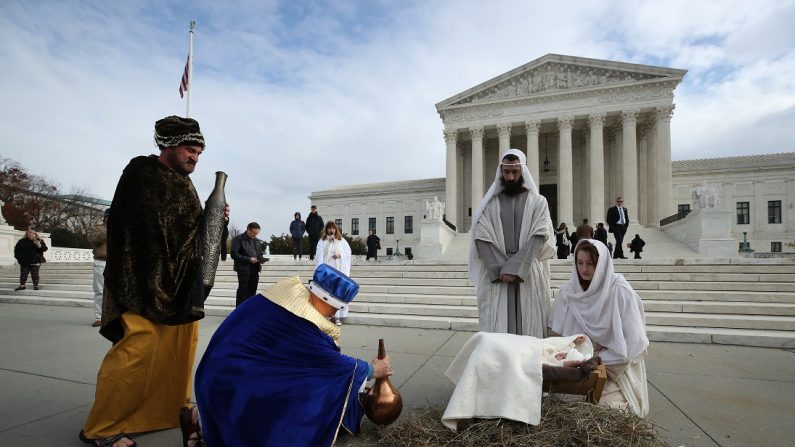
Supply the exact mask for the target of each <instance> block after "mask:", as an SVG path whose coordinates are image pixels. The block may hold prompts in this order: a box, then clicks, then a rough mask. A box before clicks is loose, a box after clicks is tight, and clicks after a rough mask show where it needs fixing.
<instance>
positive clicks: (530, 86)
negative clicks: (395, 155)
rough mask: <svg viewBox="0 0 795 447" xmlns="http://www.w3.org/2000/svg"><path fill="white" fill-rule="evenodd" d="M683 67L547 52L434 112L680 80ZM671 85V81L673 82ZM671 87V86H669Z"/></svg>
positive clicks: (466, 92) (454, 97)
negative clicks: (667, 66) (630, 62)
mask: <svg viewBox="0 0 795 447" xmlns="http://www.w3.org/2000/svg"><path fill="white" fill-rule="evenodd" d="M685 73H687V71H686V70H678V69H673V68H665V67H656V66H651V65H638V64H628V63H622V62H613V61H605V60H599V59H588V58H581V57H573V56H562V55H558V54H547V55H546V56H543V57H541V58H539V59H536V60H534V61H532V62H529V63H527V64H525V65H522V66H521V67H518V68H516V69H514V70H511V71H509V72H507V73H505V74H503V75H500V76H497V77H496V78H493V79H490V80H488V81H486V82H484V83H482V84H480V85H477V86H475V87H473V88H471V89H469V90H466V91H464V92H461V93H459V94H457V95H455V96H453V97H451V98H448V99H446V100H444V101H441V102H439V103H438V104H436V109H437V110H438V111H440V112H441V111H443V110H445V109H448V108H458V107H461V106H470V105H475V104H481V103H493V102H500V101H506V100H508V101H510V100H516V99H521V98H532V97H540V96H549V95H550V94H552V95H554V94H559V93H570V92H571V93H574V92H579V91H582V92H586V91H589V90H602V89H606V88H613V87H619V86H630V85H638V84H647V83H654V82H655V81H675V83H678V82H679V81H681V80H682V78H683V77H684V75H685ZM674 86H675V84H674ZM672 88H673V87H672Z"/></svg>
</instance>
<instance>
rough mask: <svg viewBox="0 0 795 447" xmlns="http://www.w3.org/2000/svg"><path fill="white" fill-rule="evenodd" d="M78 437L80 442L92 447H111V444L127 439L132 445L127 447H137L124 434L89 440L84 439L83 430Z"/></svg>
mask: <svg viewBox="0 0 795 447" xmlns="http://www.w3.org/2000/svg"><path fill="white" fill-rule="evenodd" d="M78 437H79V438H80V440H81V441H82V442H84V443H86V444H90V445H93V446H94V447H113V444H115V443H117V442H119V441H121V440H122V439H125V438H126V439H129V440H130V441H131V442H132V444H129V445H128V447H136V446H137V445H138V444H137V443H136V442H135V441H133V440H132V438H131V437H130V436H129V435H127V434H126V433H119V434H117V435H113V436H109V437H107V438H102V439H89V438H86V435H85V434H84V433H83V430H80V434H79V435H78Z"/></svg>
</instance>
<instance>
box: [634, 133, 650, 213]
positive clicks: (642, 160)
mask: <svg viewBox="0 0 795 447" xmlns="http://www.w3.org/2000/svg"><path fill="white" fill-rule="evenodd" d="M637 131H638V211H637V215H638V218H639V223H640V224H641V225H648V224H649V217H648V216H649V186H648V184H649V175H648V174H647V173H648V165H649V145H648V138H647V135H648V133H649V125H648V124H643V125H639V126H637ZM630 217H632V216H630Z"/></svg>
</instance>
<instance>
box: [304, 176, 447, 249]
mask: <svg viewBox="0 0 795 447" xmlns="http://www.w3.org/2000/svg"><path fill="white" fill-rule="evenodd" d="M444 181H445V180H444V179H443V178H433V179H422V180H407V181H398V182H385V183H371V184H366V185H349V186H340V187H337V188H333V189H327V190H323V191H316V192H313V193H312V194H311V195H310V196H309V200H310V201H311V203H312V204H314V205H316V206H317V207H318V214H320V216H321V217H322V218H323V220H324V221H329V220H340V221H341V222H342V231H343V232H344V233H345V234H348V235H351V236H353V237H360V238H362V239H363V240H364V239H367V234H368V233H367V231H368V223H369V220H370V219H371V218H374V219H375V223H376V234H377V235H378V237H380V238H381V247H382V250H381V251H380V252H379V253H378V255H379V256H386V254H387V249H388V248H389V249H392V251H395V250H396V249H397V248H399V249H400V252H401V253H406V248H410V249H411V251H412V253H414V254H416V247H417V245H419V243H420V224H421V223H422V221H423V219H424V218H426V213H427V209H426V204H427V203H433V202H434V198H437V199H438V201H442V200H443V198H444ZM307 213H308V211H307V212H303V213H301V215H302V216H303V217H304V218H306V215H307ZM406 217H409V218H410V220H411V227H410V228H409V229H407V228H406ZM389 218H392V221H393V226H392V233H387V221H388V219H389ZM354 219H358V226H359V228H358V231H355V232H354V231H353V228H352V225H353V222H354ZM407 230H409V231H410V232H409V231H407ZM398 241H399V247H398Z"/></svg>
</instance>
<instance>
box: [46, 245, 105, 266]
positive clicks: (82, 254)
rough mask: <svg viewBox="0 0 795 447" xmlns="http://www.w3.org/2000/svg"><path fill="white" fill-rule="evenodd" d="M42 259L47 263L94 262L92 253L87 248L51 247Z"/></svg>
mask: <svg viewBox="0 0 795 447" xmlns="http://www.w3.org/2000/svg"><path fill="white" fill-rule="evenodd" d="M44 257H45V258H47V262H94V253H93V252H92V251H91V249H89V248H63V247H51V248H50V249H49V250H47V251H45V252H44Z"/></svg>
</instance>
